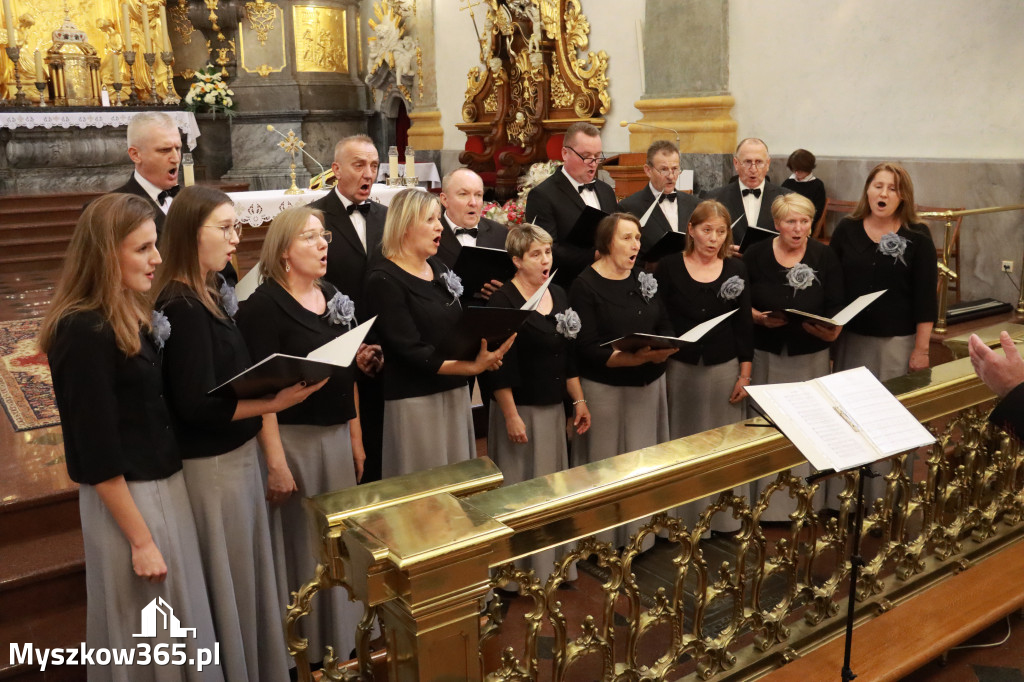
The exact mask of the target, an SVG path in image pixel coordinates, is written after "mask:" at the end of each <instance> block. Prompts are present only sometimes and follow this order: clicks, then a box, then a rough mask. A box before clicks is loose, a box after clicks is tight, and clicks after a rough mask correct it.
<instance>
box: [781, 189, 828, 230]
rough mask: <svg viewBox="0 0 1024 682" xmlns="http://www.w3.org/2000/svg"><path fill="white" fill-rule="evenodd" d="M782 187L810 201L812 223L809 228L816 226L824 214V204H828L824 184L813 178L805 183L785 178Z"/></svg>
mask: <svg viewBox="0 0 1024 682" xmlns="http://www.w3.org/2000/svg"><path fill="white" fill-rule="evenodd" d="M782 186H783V187H785V188H786V189H791V190H793V191H794V192H796V193H797V194H799V195H801V196H805V197H807V198H808V199H810V200H811V203H812V204H814V222H813V223H811V227H812V228H813V227H814V226H816V225H817V224H818V221H819V220H821V214H822V213H824V212H825V204H826V203H828V196H827V195H826V192H825V183H824V182H822V181H821V178H814V179H813V180H808V181H806V182H800V181H799V180H797V179H796V178H787V179H786V181H785V182H783V183H782Z"/></svg>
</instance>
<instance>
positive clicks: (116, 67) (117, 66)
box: [110, 52, 121, 83]
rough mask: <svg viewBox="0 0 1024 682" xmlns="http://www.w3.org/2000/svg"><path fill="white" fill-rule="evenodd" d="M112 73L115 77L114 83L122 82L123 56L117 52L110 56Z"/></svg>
mask: <svg viewBox="0 0 1024 682" xmlns="http://www.w3.org/2000/svg"><path fill="white" fill-rule="evenodd" d="M110 71H111V73H112V74H113V76H114V82H115V83H120V82H121V55H119V54H118V53H116V52H113V53H111V55H110Z"/></svg>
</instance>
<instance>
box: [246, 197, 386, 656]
mask: <svg viewBox="0 0 1024 682" xmlns="http://www.w3.org/2000/svg"><path fill="white" fill-rule="evenodd" d="M330 241H331V232H330V231H329V230H325V229H324V224H323V213H321V212H320V211H318V210H316V209H312V208H309V207H307V206H297V207H294V208H289V209H286V210H284V211H282V212H281V213H279V214H278V215H277V217H276V218H274V222H273V223H271V225H270V227H269V228H268V229H267V234H266V236H265V237H264V239H263V250H262V252H261V254H260V262H259V266H258V267H259V268H260V273H261V277H262V280H263V283H262V284H260V286H259V288H257V289H256V291H255V292H253V294H252V296H250V297H249V298H248V299H247V300H246V301H244V302H243V303H241V304H240V305H239V309H238V315H237V322H238V328H239V329H240V330H241V332H242V336H244V337H245V342H246V344H247V345H248V348H249V355H250V357H252V358H253V359H254V360H256V361H259V360H262V359H263V358H265V357H267V356H269V355H272V354H273V353H285V354H287V355H295V356H298V357H305V356H306V354H308V353H309V352H310V351H312V350H315V349H316V348H319V347H320V346H322V345H324V344H325V343H327V342H329V341H331V340H332V339H335V338H337V337H338V336H340V335H341V334H343V333H344V332H346V331H348V330H349V329H351V328H353V327H355V326H356V319H355V313H356V310H355V305H354V304H353V303H352V299H351V298H349V297H348V296H347V295H345V294H343V293H341V292H339V291H338V290H337V289H336V288H335V287H334V285H332V284H331V283H329V282H327V281H326V280H324V279H321V278H322V277H323V276H324V275H325V274H327V245H328V244H329V243H330ZM354 382H355V374H354V368H351V369H350V368H338V369H337V370H336V371H335V372H334V374H333V375H332V377H331V378H330V379H329V380H328V381H327V384H326V385H325V386H324V387H323V388H322V389H320V390H319V391H317V392H316V393H314V394H313V395H311V396H310V397H309V398H308V399H307V400H305V401H304V402H302V403H300V404H298V405H295V406H294V407H290V408H288V409H287V410H283V411H282V412H280V413H279V414H276V415H275V414H265V415H263V427H262V428H261V429H260V432H259V435H258V439H259V443H260V449H261V450H262V451H263V456H264V458H265V462H266V467H267V499H268V500H269V501H270V503H271V505H272V506H271V510H270V526H271V531H270V532H271V536H272V537H273V541H274V547H275V548H278V551H277V552H276V553H275V554H274V565H275V567H276V569H277V574H278V578H279V579H282V580H283V581H284V583H285V586H286V591H285V592H284V593H283V594H282V595H281V598H282V599H283V600H284V601H282V603H287V600H288V595H289V594H290V593H291V592H293V591H296V590H298V589H299V588H301V587H302V585H303V584H305V583H306V582H307V581H309V580H310V579H311V578H312V577H313V576H314V575H315V574H316V564H317V560H316V555H317V552H316V547H315V546H314V545H313V542H312V540H311V538H310V535H309V531H308V530H307V525H308V521H307V519H306V512H305V510H304V509H303V508H302V498H304V497H311V496H313V495H319V494H320V493H325V492H330V491H334V490H341V489H343V488H348V487H350V486H354V485H355V484H356V483H357V481H358V480H359V477H360V475H361V474H362V470H363V462H364V460H365V459H366V455H365V453H364V452H363V441H362V435H361V429H360V427H359V416H358V413H357V409H356V388H355V383H354ZM296 493H297V494H296ZM326 597H327V603H324V604H321V605H319V606H318V607H317V608H316V609H314V611H313V614H312V615H311V617H309V618H306V619H304V620H303V621H302V623H301V632H302V635H303V636H304V637H307V638H308V639H309V647H308V651H309V652H310V654H311V657H312V660H318V658H319V657H320V656H321V655H322V654H323V652H324V647H325V646H326V645H328V644H330V645H334V646H340V647H342V648H344V649H345V651H346V652H347V651H348V650H349V649H351V648H352V646H353V644H352V643H353V641H354V638H355V628H356V625H357V624H358V622H359V619H360V617H361V615H362V606H361V605H360V604H357V603H356V602H351V601H349V600H348V597H347V596H346V594H345V593H344V591H343V590H331V591H329V592H328V593H326Z"/></svg>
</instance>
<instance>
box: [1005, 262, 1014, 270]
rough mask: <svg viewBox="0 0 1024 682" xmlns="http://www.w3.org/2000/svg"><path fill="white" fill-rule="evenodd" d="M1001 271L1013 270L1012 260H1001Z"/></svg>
mask: <svg viewBox="0 0 1024 682" xmlns="http://www.w3.org/2000/svg"><path fill="white" fill-rule="evenodd" d="M1003 272H1013V261H1012V260H1004V261H1003Z"/></svg>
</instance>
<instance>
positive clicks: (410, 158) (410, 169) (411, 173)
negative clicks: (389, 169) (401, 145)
mask: <svg viewBox="0 0 1024 682" xmlns="http://www.w3.org/2000/svg"><path fill="white" fill-rule="evenodd" d="M405 177H407V178H415V177H416V153H415V152H414V151H413V149H412V147H406V148H405Z"/></svg>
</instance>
